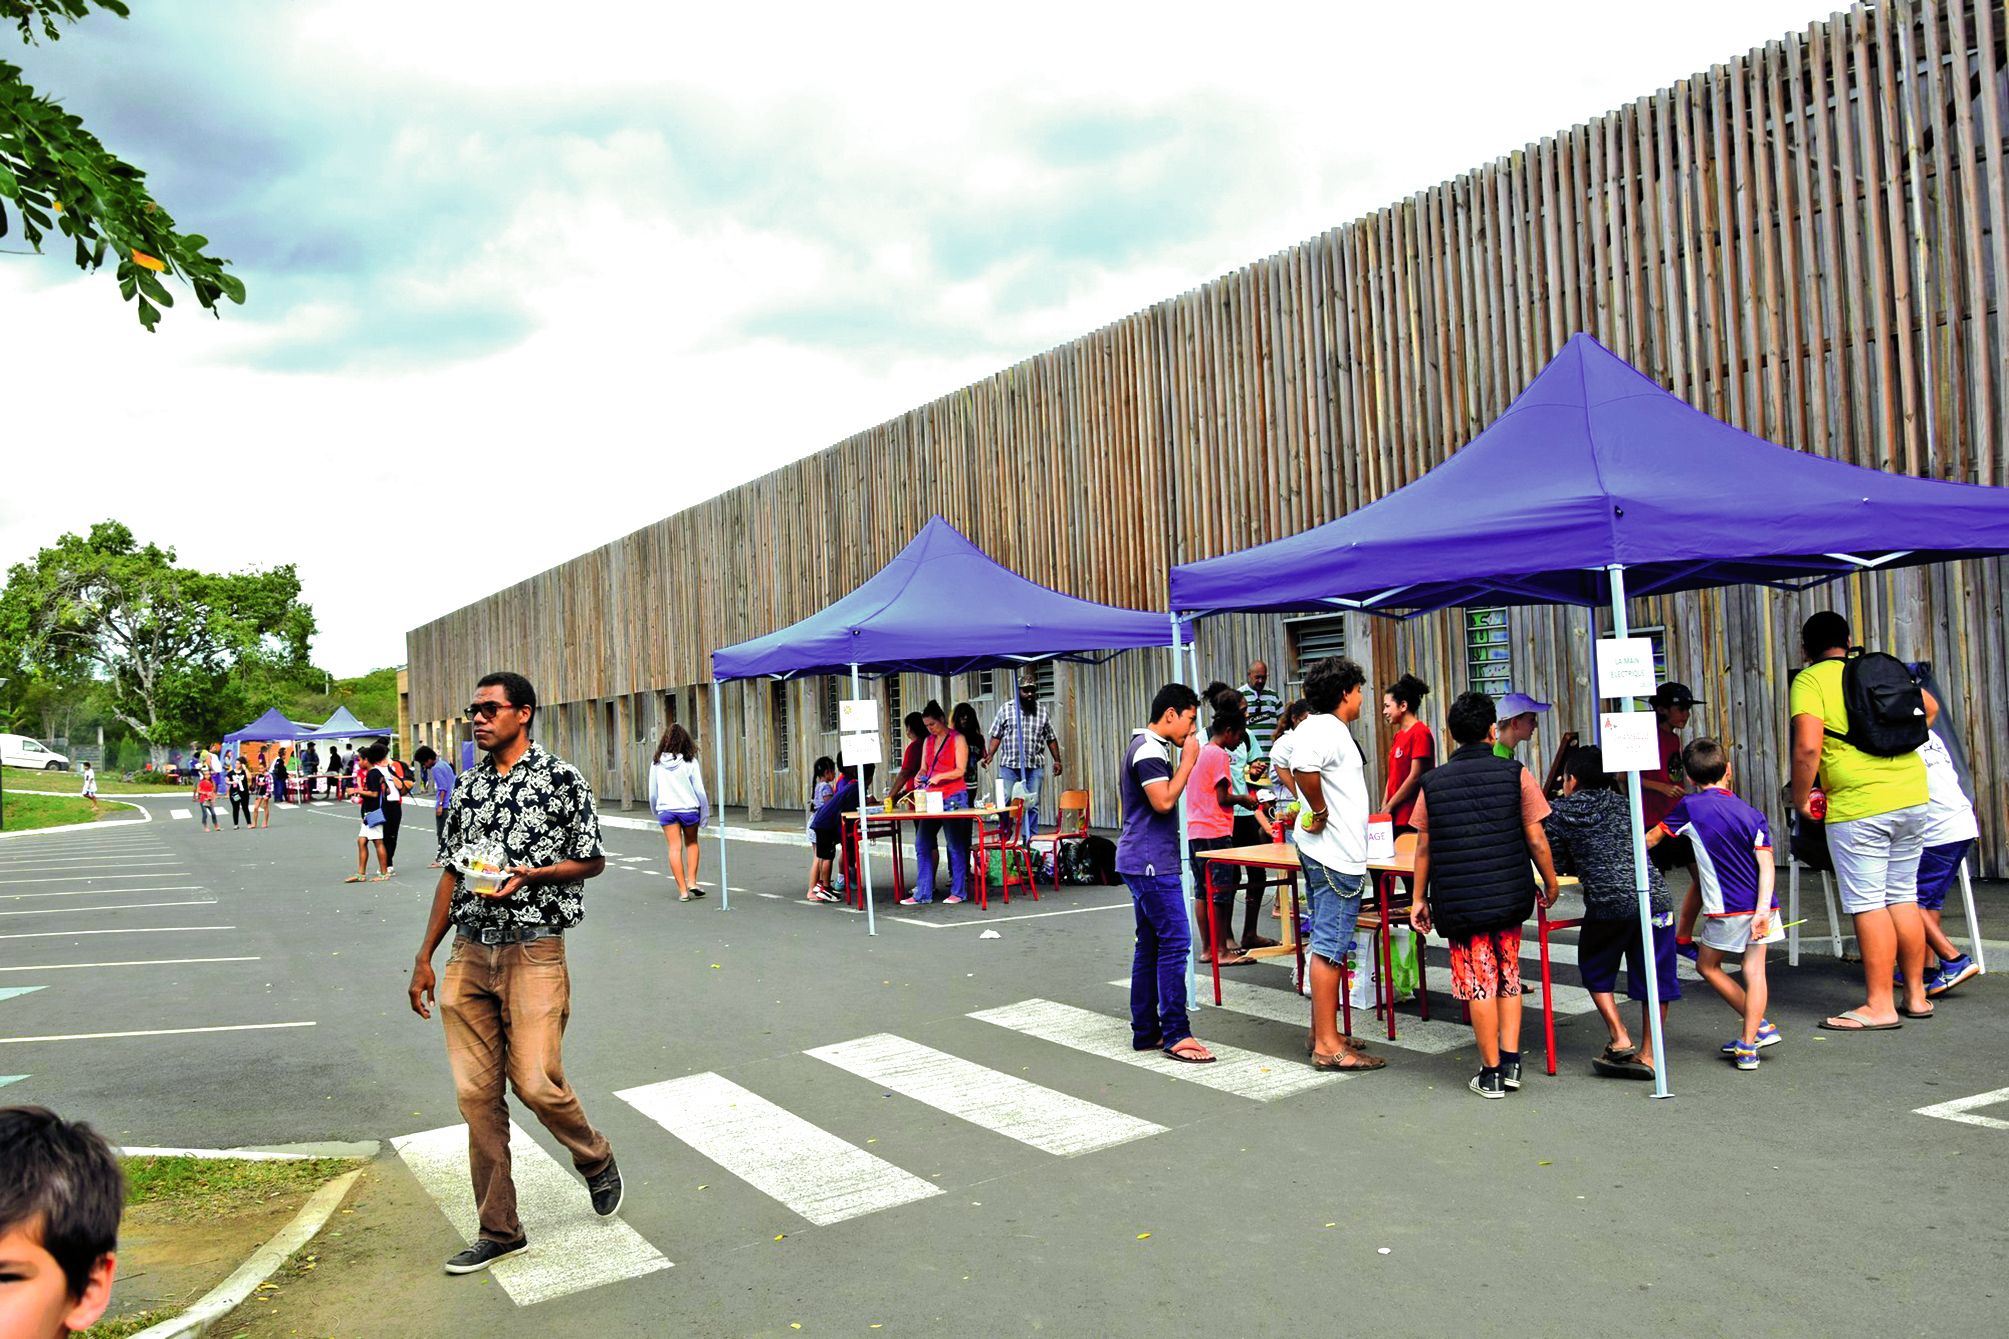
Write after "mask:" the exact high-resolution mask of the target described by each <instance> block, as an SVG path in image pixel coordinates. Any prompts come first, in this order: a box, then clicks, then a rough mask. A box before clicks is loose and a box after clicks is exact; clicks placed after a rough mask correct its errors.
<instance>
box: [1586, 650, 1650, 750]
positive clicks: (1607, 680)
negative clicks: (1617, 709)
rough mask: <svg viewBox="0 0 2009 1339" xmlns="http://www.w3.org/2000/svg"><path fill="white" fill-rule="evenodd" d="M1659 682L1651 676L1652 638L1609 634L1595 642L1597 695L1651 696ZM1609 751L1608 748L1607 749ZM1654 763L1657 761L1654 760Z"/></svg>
mask: <svg viewBox="0 0 2009 1339" xmlns="http://www.w3.org/2000/svg"><path fill="white" fill-rule="evenodd" d="M1659 686H1660V685H1659V684H1658V683H1657V682H1655V681H1654V677H1653V639H1652V638H1650V637H1627V638H1624V639H1623V640H1613V639H1611V638H1609V637H1607V638H1605V639H1604V640H1602V641H1600V642H1599V643H1598V644H1597V691H1598V695H1599V696H1600V697H1652V696H1653V690H1654V689H1656V688H1658V687H1659ZM1609 751H1610V750H1609V749H1607V750H1606V752H1609ZM1653 765H1654V766H1656V767H1658V766H1659V765H1660V762H1659V760H1658V759H1655V760H1654V764H1653Z"/></svg>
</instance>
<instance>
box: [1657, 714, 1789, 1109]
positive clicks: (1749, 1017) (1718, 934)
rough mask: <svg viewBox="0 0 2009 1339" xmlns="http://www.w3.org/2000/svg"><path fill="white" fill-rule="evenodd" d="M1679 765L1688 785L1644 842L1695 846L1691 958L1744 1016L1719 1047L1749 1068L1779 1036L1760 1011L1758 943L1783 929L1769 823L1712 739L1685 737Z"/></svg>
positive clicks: (1771, 940) (1761, 951) (1772, 940)
mask: <svg viewBox="0 0 2009 1339" xmlns="http://www.w3.org/2000/svg"><path fill="white" fill-rule="evenodd" d="M1681 766H1682V770H1683V772H1685V773H1686V774H1687V777H1688V782H1689V784H1690V785H1692V786H1694V787H1695V789H1694V790H1692V791H1690V792H1689V793H1688V794H1686V795H1684V796H1682V797H1681V798H1680V799H1678V800H1676V801H1675V802H1674V805H1673V807H1672V808H1670V809H1669V810H1668V811H1667V814H1666V816H1665V817H1664V818H1662V819H1661V820H1660V823H1659V824H1658V825H1657V826H1656V827H1655V828H1654V829H1653V831H1652V832H1649V833H1648V834H1647V835H1646V844H1647V845H1648V846H1650V847H1651V846H1657V845H1659V844H1660V843H1661V842H1662V841H1665V840H1667V839H1669V838H1672V837H1686V838H1688V840H1689V843H1690V845H1691V846H1692V847H1693V848H1694V854H1695V864H1696V870H1697V873H1698V874H1699V875H1700V877H1701V884H1700V888H1701V891H1702V918H1703V925H1702V934H1701V942H1700V946H1699V950H1698V954H1697V961H1696V966H1697V967H1698V968H1699V969H1700V970H1701V973H1702V979H1703V980H1705V981H1707V982H1708V983H1709V984H1710V986H1711V987H1713V988H1714V989H1715V991H1716V993H1717V994H1718V995H1721V996H1722V997H1723V1002H1724V1003H1725V1004H1727V1005H1729V1006H1730V1007H1731V1008H1732V1009H1734V1010H1736V1011H1737V1013H1738V1014H1740V1015H1741V1016H1742V1018H1743V1021H1744V1026H1743V1030H1742V1031H1741V1032H1740V1033H1739V1034H1738V1036H1737V1038H1736V1039H1735V1040H1733V1041H1730V1042H1726V1043H1725V1044H1724V1046H1723V1054H1725V1055H1727V1056H1729V1057H1730V1058H1731V1059H1732V1060H1733V1061H1735V1062H1736V1065H1737V1068H1739V1069H1756V1068H1757V1067H1758V1051H1759V1050H1760V1048H1762V1047H1766V1046H1772V1045H1775V1044H1777V1043H1778V1042H1779V1041H1781V1040H1783V1038H1782V1037H1781V1036H1780V1034H1779V1029H1778V1028H1776V1027H1774V1026H1773V1025H1772V1024H1771V1022H1770V1021H1769V1020H1767V1019H1766V1017H1765V1004H1766V997H1767V994H1768V992H1767V990H1766V986H1765V946H1766V945H1767V944H1776V943H1777V942H1778V941H1779V940H1781V939H1784V938H1785V937H1786V933H1785V929H1784V927H1782V926H1781V925H1780V924H1779V922H1778V915H1777V913H1778V910H1779V907H1778V902H1777V901H1776V899H1775V898H1774V896H1773V885H1774V873H1775V871H1774V868H1773V864H1772V830H1771V825H1770V824H1769V823H1767V822H1766V819H1765V815H1764V814H1762V813H1760V812H1759V811H1758V810H1756V809H1754V808H1752V807H1751V806H1750V805H1748V804H1746V803H1744V801H1742V800H1740V799H1738V798H1737V796H1736V795H1735V794H1733V793H1732V792H1731V790H1730V756H1729V754H1727V753H1726V752H1724V749H1723V746H1722V745H1721V744H1719V743H1717V742H1716V741H1715V740H1713V739H1697V740H1694V741H1692V742H1690V744H1689V745H1688V747H1687V748H1685V749H1683V750H1681ZM1733 953H1734V954H1739V955H1741V956H1742V958H1743V963H1744V981H1743V984H1742V985H1739V984H1738V983H1737V982H1736V981H1734V980H1732V979H1731V977H1730V974H1729V973H1728V972H1725V971H1724V970H1723V959H1724V957H1725V956H1726V955H1729V954H1733Z"/></svg>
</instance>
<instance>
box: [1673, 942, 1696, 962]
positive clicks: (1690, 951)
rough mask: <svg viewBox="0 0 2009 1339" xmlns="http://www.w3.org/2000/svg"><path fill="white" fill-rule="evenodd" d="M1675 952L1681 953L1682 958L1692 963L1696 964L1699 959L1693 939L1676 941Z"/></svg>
mask: <svg viewBox="0 0 2009 1339" xmlns="http://www.w3.org/2000/svg"><path fill="white" fill-rule="evenodd" d="M1674 951H1675V952H1676V953H1679V954H1680V955H1681V956H1682V957H1684V958H1686V959H1688V961H1690V962H1695V961H1697V960H1698V958H1699V955H1698V954H1697V952H1696V949H1695V941H1694V940H1692V939H1677V940H1675V941H1674Z"/></svg>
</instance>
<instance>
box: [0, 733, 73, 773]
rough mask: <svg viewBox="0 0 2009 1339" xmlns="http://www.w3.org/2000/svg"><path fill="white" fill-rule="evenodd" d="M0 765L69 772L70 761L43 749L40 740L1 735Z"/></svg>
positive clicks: (24, 736) (22, 736) (23, 736)
mask: <svg viewBox="0 0 2009 1339" xmlns="http://www.w3.org/2000/svg"><path fill="white" fill-rule="evenodd" d="M0 763H4V764H6V765H7V766H9V767H33V768H35V769H36V770H38V771H44V772H67V771H69V770H70V760H69V759H68V758H65V757H64V756H63V755H62V754H60V753H51V752H50V751H49V750H48V749H45V748H43V747H42V741H41V740H39V739H30V738H29V737H28V736H27V735H0Z"/></svg>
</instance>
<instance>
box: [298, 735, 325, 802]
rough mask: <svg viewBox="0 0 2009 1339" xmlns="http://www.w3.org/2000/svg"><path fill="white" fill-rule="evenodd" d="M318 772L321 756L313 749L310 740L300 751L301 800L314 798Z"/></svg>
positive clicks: (312, 743)
mask: <svg viewBox="0 0 2009 1339" xmlns="http://www.w3.org/2000/svg"><path fill="white" fill-rule="evenodd" d="M320 770H321V754H320V752H319V750H317V749H316V748H315V747H314V741H313V740H311V739H310V740H308V741H307V747H306V748H304V749H302V750H301V751H300V796H301V798H302V799H303V800H312V799H313V798H314V791H315V789H316V787H317V786H318V784H319V776H318V773H319V772H320Z"/></svg>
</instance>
